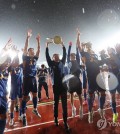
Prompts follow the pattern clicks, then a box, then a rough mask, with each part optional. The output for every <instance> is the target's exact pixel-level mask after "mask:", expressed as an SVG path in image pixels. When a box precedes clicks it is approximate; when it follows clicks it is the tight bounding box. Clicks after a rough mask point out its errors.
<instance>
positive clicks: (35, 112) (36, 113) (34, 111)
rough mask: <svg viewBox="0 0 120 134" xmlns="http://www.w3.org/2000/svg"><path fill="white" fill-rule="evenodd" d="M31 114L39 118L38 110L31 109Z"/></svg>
mask: <svg viewBox="0 0 120 134" xmlns="http://www.w3.org/2000/svg"><path fill="white" fill-rule="evenodd" d="M32 112H33V113H34V114H35V115H37V116H38V117H40V118H41V115H40V114H39V112H38V110H36V109H33V110H32Z"/></svg>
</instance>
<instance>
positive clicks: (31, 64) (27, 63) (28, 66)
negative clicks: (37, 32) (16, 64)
mask: <svg viewBox="0 0 120 134" xmlns="http://www.w3.org/2000/svg"><path fill="white" fill-rule="evenodd" d="M37 60H38V57H37V56H34V57H30V56H26V55H23V75H24V77H35V76H36V73H37V67H36V64H37Z"/></svg>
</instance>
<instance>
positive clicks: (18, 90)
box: [10, 85, 22, 100]
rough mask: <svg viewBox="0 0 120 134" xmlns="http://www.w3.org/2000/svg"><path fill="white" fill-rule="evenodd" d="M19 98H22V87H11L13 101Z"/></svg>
mask: <svg viewBox="0 0 120 134" xmlns="http://www.w3.org/2000/svg"><path fill="white" fill-rule="evenodd" d="M17 97H18V98H22V86H17V85H16V86H15V85H14V86H13V85H11V91H10V98H11V100H15V99H17Z"/></svg>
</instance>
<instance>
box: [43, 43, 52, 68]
mask: <svg viewBox="0 0 120 134" xmlns="http://www.w3.org/2000/svg"><path fill="white" fill-rule="evenodd" d="M50 43H51V42H47V43H46V52H45V55H46V60H47V63H48V66H49V67H51V66H52V60H51V58H50V55H49V49H48V45H49V44H50Z"/></svg>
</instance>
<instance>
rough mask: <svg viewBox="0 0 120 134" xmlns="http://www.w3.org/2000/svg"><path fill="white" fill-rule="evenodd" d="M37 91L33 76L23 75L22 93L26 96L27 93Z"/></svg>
mask: <svg viewBox="0 0 120 134" xmlns="http://www.w3.org/2000/svg"><path fill="white" fill-rule="evenodd" d="M30 92H32V93H37V81H36V78H35V77H24V78H23V95H24V96H28V94H29V93H30Z"/></svg>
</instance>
